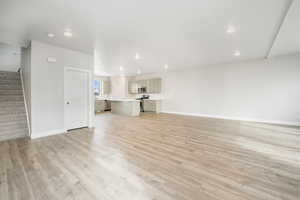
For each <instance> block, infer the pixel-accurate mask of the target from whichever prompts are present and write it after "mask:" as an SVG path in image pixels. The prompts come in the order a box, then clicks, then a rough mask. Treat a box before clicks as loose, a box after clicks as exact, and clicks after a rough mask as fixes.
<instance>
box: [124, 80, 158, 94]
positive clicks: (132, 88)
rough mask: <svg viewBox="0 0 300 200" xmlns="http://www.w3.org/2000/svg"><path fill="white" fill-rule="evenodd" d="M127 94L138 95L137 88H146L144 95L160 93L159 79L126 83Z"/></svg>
mask: <svg viewBox="0 0 300 200" xmlns="http://www.w3.org/2000/svg"><path fill="white" fill-rule="evenodd" d="M128 86H129V87H128V92H129V93H130V94H138V89H139V88H146V93H148V94H150V93H152V94H153V93H161V78H155V79H145V80H138V81H129V82H128Z"/></svg>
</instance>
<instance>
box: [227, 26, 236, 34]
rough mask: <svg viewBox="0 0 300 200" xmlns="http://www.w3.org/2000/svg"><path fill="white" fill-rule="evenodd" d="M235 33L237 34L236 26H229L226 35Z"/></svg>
mask: <svg viewBox="0 0 300 200" xmlns="http://www.w3.org/2000/svg"><path fill="white" fill-rule="evenodd" d="M235 32H236V28H235V27H234V26H232V25H229V26H228V27H227V30H226V33H227V34H233V33H235Z"/></svg>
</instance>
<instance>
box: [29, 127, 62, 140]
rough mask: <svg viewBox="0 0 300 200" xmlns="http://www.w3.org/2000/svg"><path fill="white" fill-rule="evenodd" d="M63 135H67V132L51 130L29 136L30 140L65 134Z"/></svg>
mask: <svg viewBox="0 0 300 200" xmlns="http://www.w3.org/2000/svg"><path fill="white" fill-rule="evenodd" d="M65 133H67V131H66V130H65V129H56V130H52V131H47V132H40V133H34V134H31V139H36V138H41V137H47V136H51V135H59V134H65Z"/></svg>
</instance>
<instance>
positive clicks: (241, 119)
mask: <svg viewBox="0 0 300 200" xmlns="http://www.w3.org/2000/svg"><path fill="white" fill-rule="evenodd" d="M162 113H168V114H176V115H187V116H195V117H207V118H215V119H229V120H236V121H247V122H259V123H267V124H279V125H289V126H300V122H287V121H272V120H260V119H253V118H241V117H228V116H221V115H206V114H198V113H186V112H173V111H162Z"/></svg>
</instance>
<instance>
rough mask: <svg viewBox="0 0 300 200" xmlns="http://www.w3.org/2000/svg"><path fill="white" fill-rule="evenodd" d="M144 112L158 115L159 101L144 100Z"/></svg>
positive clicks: (159, 109)
mask: <svg viewBox="0 0 300 200" xmlns="http://www.w3.org/2000/svg"><path fill="white" fill-rule="evenodd" d="M144 111H145V112H155V113H160V112H161V100H151V99H145V100H144Z"/></svg>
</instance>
